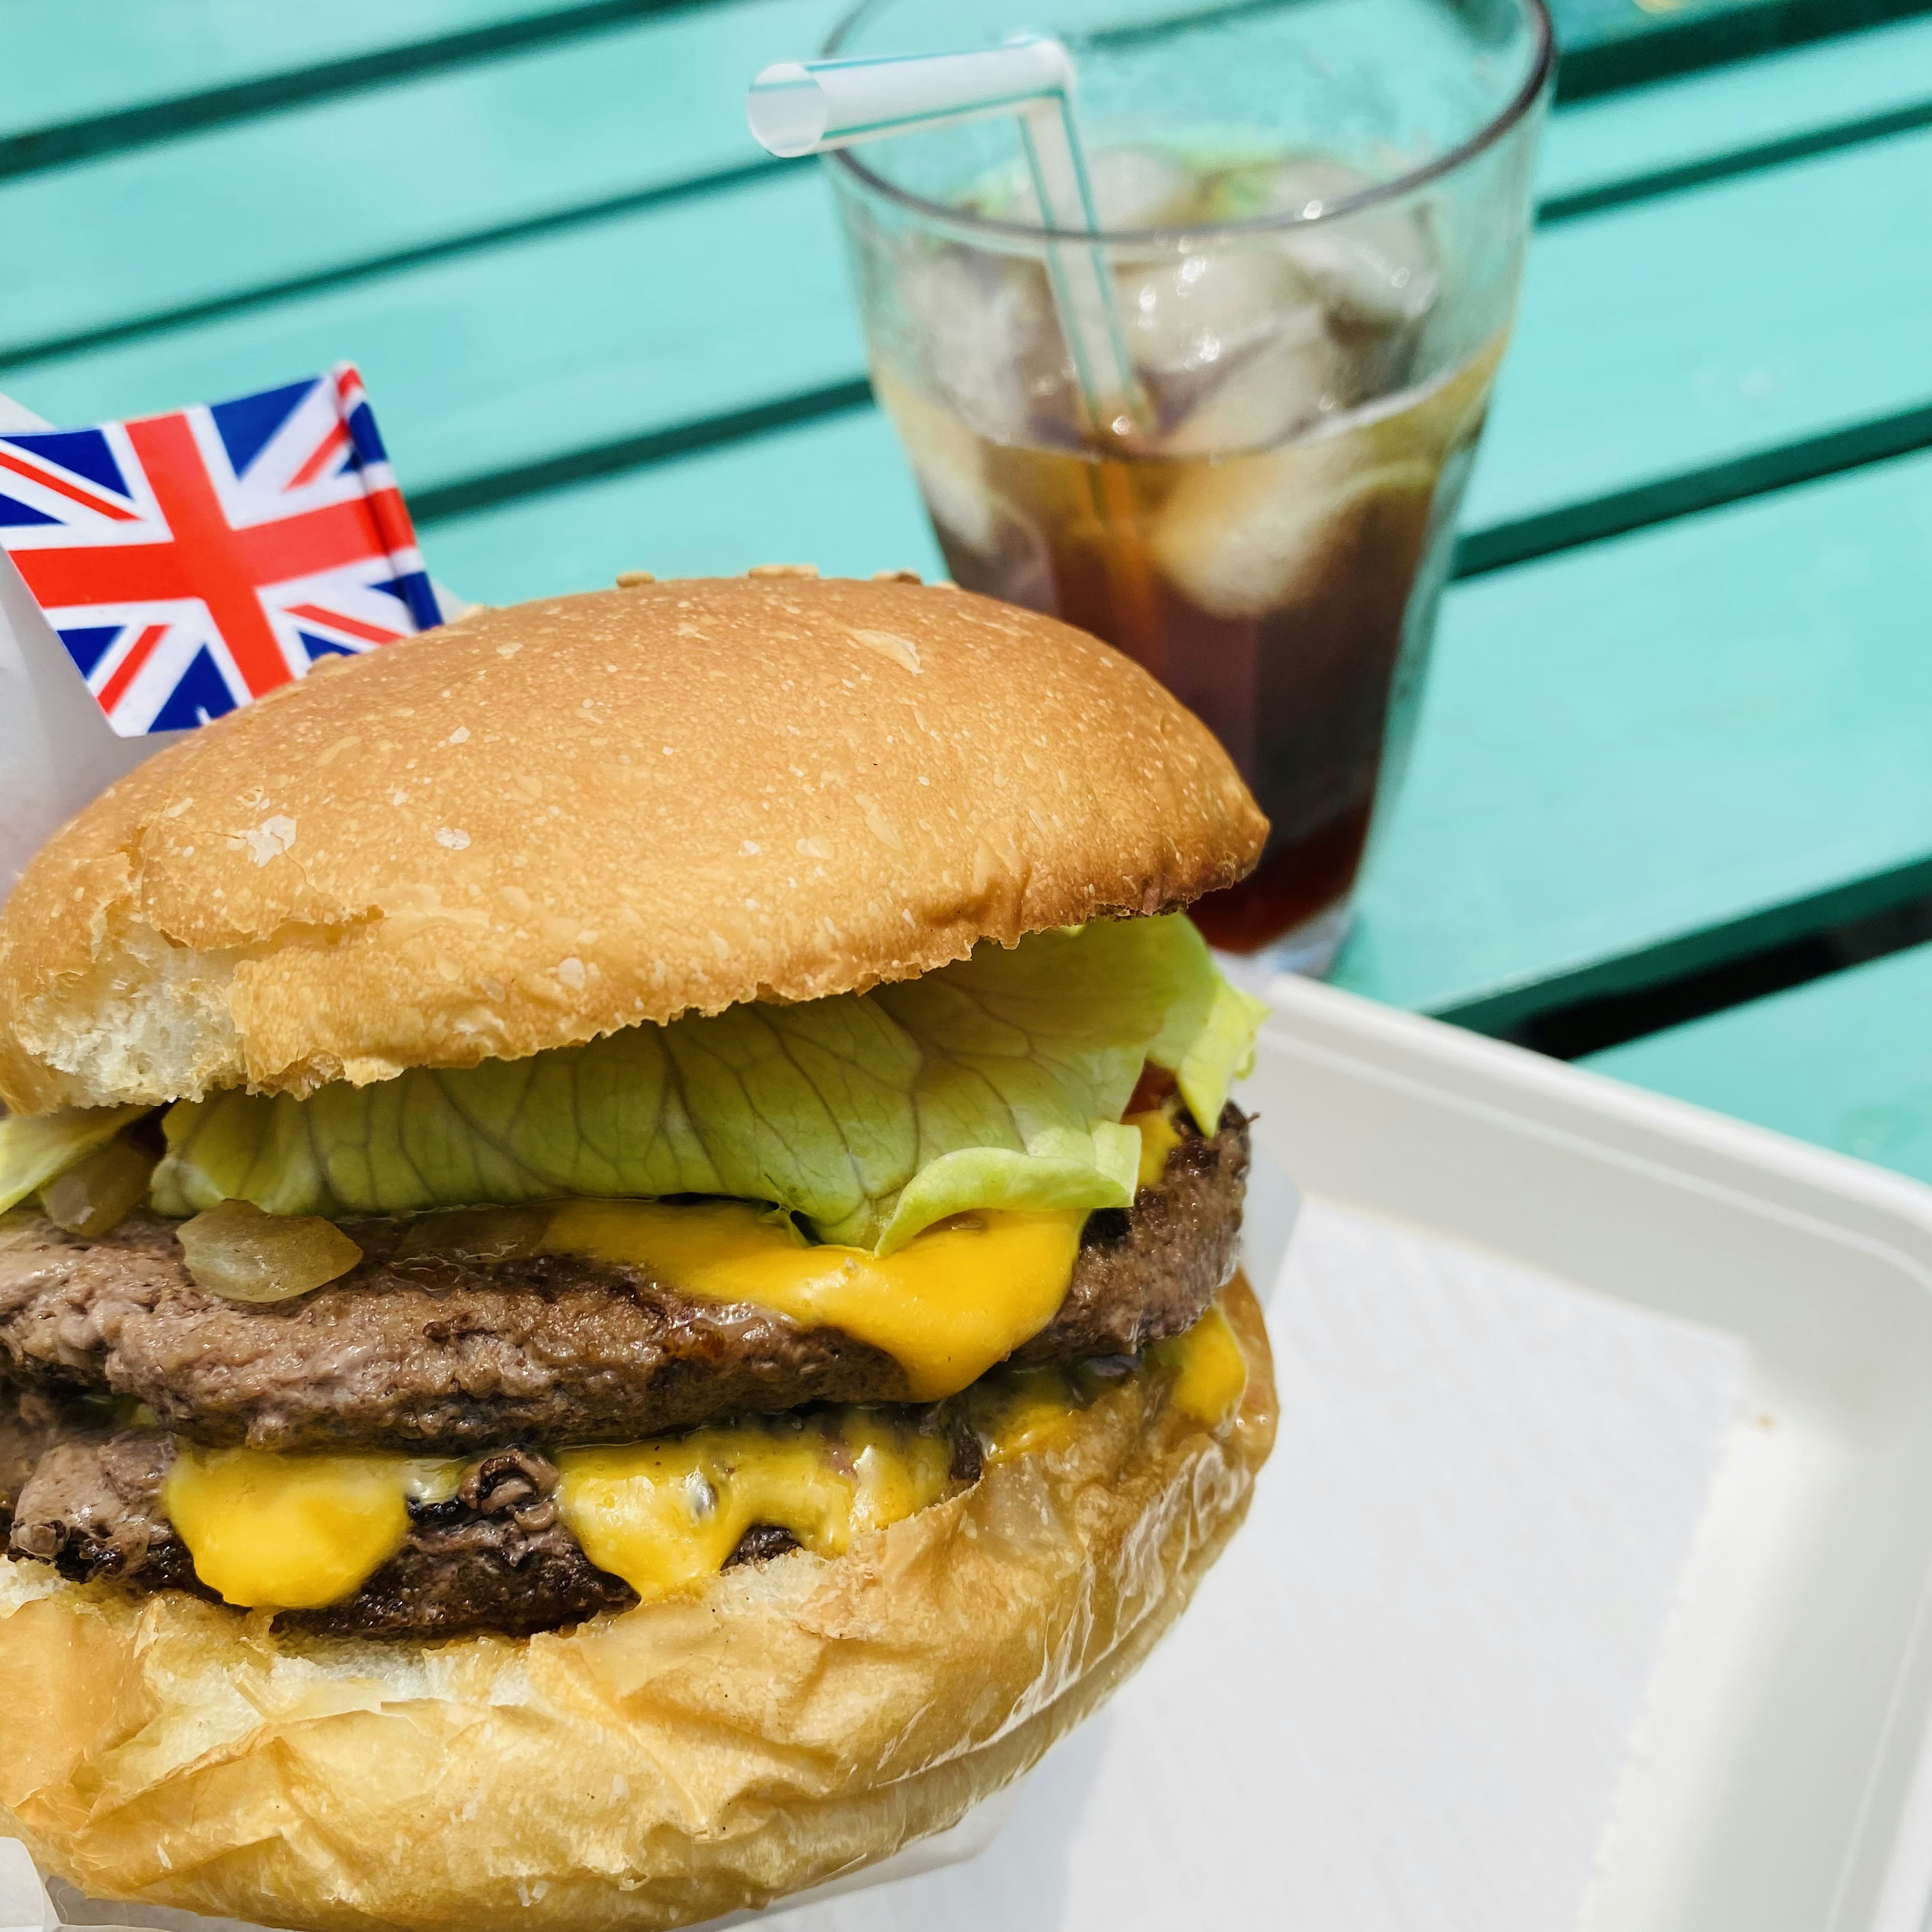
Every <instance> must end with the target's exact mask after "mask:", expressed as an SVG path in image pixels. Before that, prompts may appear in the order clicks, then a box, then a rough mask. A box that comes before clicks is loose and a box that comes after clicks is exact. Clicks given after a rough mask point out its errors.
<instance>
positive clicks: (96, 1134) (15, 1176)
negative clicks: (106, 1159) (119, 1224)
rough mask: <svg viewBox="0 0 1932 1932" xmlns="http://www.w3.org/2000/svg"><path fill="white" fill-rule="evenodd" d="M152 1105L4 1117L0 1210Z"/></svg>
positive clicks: (0, 1146)
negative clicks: (22, 1117) (22, 1118)
mask: <svg viewBox="0 0 1932 1932" xmlns="http://www.w3.org/2000/svg"><path fill="white" fill-rule="evenodd" d="M152 1112H154V1109H152V1108H151V1107H70V1108H68V1109H67V1111H66V1112H65V1113H59V1114H40V1115H35V1116H34V1117H33V1118H31V1119H27V1120H21V1119H19V1118H16V1117H15V1116H13V1115H7V1116H6V1117H5V1118H0V1214H5V1213H6V1211H7V1209H8V1208H12V1207H15V1206H17V1205H18V1204H19V1203H20V1202H23V1201H24V1200H26V1198H27V1196H28V1195H30V1194H31V1193H34V1190H36V1189H37V1188H41V1187H46V1184H47V1183H48V1182H49V1181H58V1179H59V1178H60V1177H61V1176H62V1175H63V1174H65V1173H66V1172H67V1171H68V1169H69V1168H71V1167H77V1166H79V1165H80V1163H81V1162H83V1160H86V1158H87V1157H88V1156H89V1154H92V1153H93V1152H94V1151H95V1150H96V1149H97V1148H104V1147H105V1146H106V1145H107V1143H108V1142H110V1141H111V1140H112V1139H113V1138H114V1136H115V1135H116V1134H118V1133H119V1132H120V1131H121V1129H122V1128H123V1127H126V1126H127V1124H128V1123H129V1122H130V1121H138V1120H139V1118H141V1116H142V1115H143V1114H151V1113H152Z"/></svg>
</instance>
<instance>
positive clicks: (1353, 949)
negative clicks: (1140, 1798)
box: [1340, 455, 1932, 1027]
mask: <svg viewBox="0 0 1932 1932" xmlns="http://www.w3.org/2000/svg"><path fill="white" fill-rule="evenodd" d="M1928 529H1932V456H1928V455H1920V456H1918V457H1914V458H1906V459H1903V460H1899V461H1896V462H1893V463H1883V464H1878V465H1874V466H1872V467H1870V468H1869V469H1863V470H1860V471H1857V472H1853V473H1852V474H1850V475H1846V476H1843V477H1838V478H1833V479H1832V480H1830V481H1825V482H1821V483H1815V484H1808V485H1807V486H1805V487H1802V488H1799V489H1793V490H1784V491H1781V492H1779V493H1777V494H1776V495H1774V496H1768V497H1765V498H1763V499H1759V500H1757V501H1755V502H1748V503H1743V504H1739V505H1733V506H1732V507H1730V508H1727V509H1724V510H1721V511H1712V512H1710V513H1708V514H1705V515H1703V516H1700V517H1688V518H1686V519H1685V520H1682V522H1679V523H1674V524H1671V525H1668V526H1664V527H1663V528H1661V529H1655V530H1649V531H1645V532H1640V533H1638V534H1637V535H1631V536H1628V537H1625V538H1619V539H1617V540H1616V541H1612V542H1607V543H1604V544H1595V545H1592V546H1591V547H1588V548H1586V549H1583V550H1575V551H1572V552H1571V553H1568V554H1567V555H1565V556H1560V557H1556V558H1552V559H1547V560H1546V561H1544V562H1540V563H1535V564H1530V565H1523V566H1520V567H1519V568H1516V569H1514V570H1510V571H1501V572H1499V573H1498V574H1496V575H1495V576H1493V577H1484V578H1481V579H1479V580H1476V581H1474V582H1470V583H1461V584H1458V585H1457V586H1455V587H1454V591H1453V592H1452V593H1451V595H1450V596H1449V598H1448V599H1447V600H1446V601H1445V608H1444V613H1443V622H1442V634H1441V640H1440V647H1439V652H1438V658H1437V664H1436V674H1435V678H1434V681H1433V684H1432V686H1431V688H1430V693H1429V697H1428V700H1427V705H1426V707H1425V711H1424V723H1423V728H1422V732H1421V739H1420V742H1419V745H1418V750H1417V754H1416V757H1415V765H1414V768H1413V769H1412V772H1411V775H1410V780H1409V787H1408V789H1407V791H1406V794H1405V795H1404V796H1403V799H1402V801H1401V803H1400V806H1399V807H1398V808H1397V811H1396V812H1395V813H1394V816H1393V818H1392V820H1391V823H1390V825H1389V826H1388V837H1387V839H1386V841H1385V845H1384V847H1383V849H1382V850H1381V852H1380V853H1379V854H1378V855H1377V857H1376V862H1375V863H1374V865H1373V868H1372V869H1371V871H1370V875H1369V877H1368V879H1367V883H1366V887H1365V890H1364V898H1363V913H1362V920H1361V929H1360V930H1359V931H1358V934H1357V935H1356V937H1355V939H1354V941H1352V942H1351V944H1350V946H1349V949H1348V950H1346V953H1344V955H1343V962H1342V967H1341V972H1340V978H1341V981H1342V983H1343V984H1344V985H1347V986H1352V987H1354V988H1355V989H1357V990H1358V991H1360V992H1367V993H1371V994H1373V995H1375V996H1376V998H1381V999H1385V1000H1388V1001H1391V1002H1393V1003H1394V1004H1397V1005H1402V1006H1409V1007H1421V1008H1423V1009H1424V1010H1429V1011H1431V1012H1439V1013H1451V1014H1454V1015H1455V1016H1457V1017H1459V1018H1463V1019H1469V1020H1472V1021H1480V1022H1482V1023H1484V1024H1485V1025H1489V1026H1491V1027H1500V1026H1502V1025H1505V1024H1506V1023H1508V1022H1511V1021H1513V1020H1514V1019H1519V1018H1520V1017H1521V1016H1523V1014H1525V1013H1528V1012H1531V1011H1536V1010H1545V1009H1547V1007H1550V1006H1553V1005H1555V1004H1568V1002H1569V1001H1573V1000H1577V999H1581V998H1594V997H1596V996H1598V995H1600V994H1602V993H1605V992H1613V991H1620V990H1627V989H1629V988H1630V987H1631V986H1634V985H1637V984H1641V983H1645V982H1646V980H1655V979H1656V978H1659V977H1666V976H1669V977H1676V975H1677V974H1681V973H1683V972H1686V971H1696V970H1700V969H1702V968H1705V967H1708V966H1709V965H1713V964H1715V963H1717V962H1718V961H1719V960H1721V959H1724V958H1725V957H1727V956H1733V957H1734V956H1736V954H1737V953H1739V952H1741V951H1743V950H1757V948H1758V947H1761V946H1763V945H1766V944H1776V943H1778V942H1780V941H1783V940H1785V939H1787V938H1791V937H1793V931H1792V929H1791V928H1790V926H1789V925H1788V924H1786V923H1784V922H1785V921H1786V920H1787V919H1789V918H1790V914H1791V911H1792V909H1793V908H1794V907H1804V908H1805V910H1806V912H1807V915H1808V916H1809V917H1810V918H1811V919H1813V920H1814V922H1822V921H1824V920H1826V919H1829V918H1831V917H1832V916H1849V915H1852V914H1853V913H1864V912H1866V911H1869V910H1873V908H1874V907H1875V906H1876V905H1877V904H1882V903H1884V902H1885V898H1886V895H1887V892H1888V891H1889V892H1890V894H1891V896H1892V897H1893V898H1894V899H1895V898H1897V897H1898V896H1902V895H1906V894H1907V893H1909V892H1917V891H1923V890H1924V889H1927V886H1928V884H1932V879H1928V877H1927V865H1928V860H1932V653H1928V652H1927V651H1926V649H1924V617H1923V612H1924V610H1925V608H1926V607H1927V605H1928V603H1932V543H1928V542H1927V538H1926V532H1927V530H1928ZM1660 955H1661V957H1659V956H1660Z"/></svg>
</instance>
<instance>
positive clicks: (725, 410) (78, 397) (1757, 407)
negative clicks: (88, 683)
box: [7, 131, 1932, 536]
mask: <svg viewBox="0 0 1932 1932" xmlns="http://www.w3.org/2000/svg"><path fill="white" fill-rule="evenodd" d="M1928 200H1932V131H1927V132H1926V133H1920V134H1915V135H1906V136H1896V137H1894V138H1892V139H1888V140H1884V141H1877V142H1870V143H1867V144H1865V145H1861V146H1860V147H1858V148H1852V149H1849V150H1846V151H1841V152H1838V153H1834V154H1826V155H1823V156H1820V157H1816V158H1814V159H1811V160H1805V161H1802V162H1799V163H1793V164H1792V165H1790V166H1785V167H1781V168H1778V169H1770V170H1767V171H1766V172H1763V173H1762V174H1759V175H1751V176H1749V177H1746V178H1742V179H1739V180H1734V181H1723V182H1719V183H1717V184H1712V185H1711V186H1709V187H1703V188H1700V189H1698V190H1694V191H1691V192H1687V193H1682V194H1679V195H1674V196H1669V197H1667V198H1666V199H1662V200H1659V201H1656V202H1647V203H1645V204H1643V205H1640V206H1636V207H1631V208H1619V209H1616V210H1614V211H1610V212H1608V213H1606V214H1600V215H1596V216H1593V217H1589V218H1588V219H1586V220H1580V221H1577V222H1574V223H1567V224H1565V226H1563V227H1562V228H1561V229H1558V230H1556V231H1555V232H1554V233H1549V234H1545V235H1543V236H1540V237H1539V238H1538V242H1537V244H1536V246H1535V251H1534V253H1533V256H1532V263H1531V266H1530V270H1529V278H1528V281H1527V284H1526V293H1525V298H1524V302H1523V314H1522V320H1521V324H1520V329H1519V331H1518V338H1517V344H1516V346H1515V347H1514V350H1513V352H1512V354H1511V359H1510V361H1509V362H1508V365H1506V368H1505V374H1504V377H1503V380H1502V385H1501V387H1500V389H1499V395H1498V401H1497V404H1496V412H1495V416H1494V420H1493V425H1492V428H1491V432H1490V439H1489V442H1488V443H1487V447H1486V449H1485V451H1484V457H1483V460H1482V462H1481V465H1480V466H1479V468H1478V474H1477V478H1476V482H1475V489H1474V490H1473V493H1472V501H1471V503H1470V505H1469V508H1468V510H1467V511H1466V518H1465V521H1466V526H1473V527H1474V529H1475V530H1476V531H1477V532H1478V535H1479V536H1480V535H1481V533H1482V532H1484V531H1485V530H1486V529H1494V528H1496V527H1497V526H1503V527H1505V529H1507V528H1508V526H1510V524H1511V523H1512V522H1513V521H1514V522H1517V523H1520V522H1522V521H1523V520H1525V519H1534V518H1535V517H1539V516H1542V515H1546V514H1550V513H1552V512H1555V513H1558V514H1561V515H1562V516H1565V517H1568V516H1570V515H1571V514H1573V513H1574V511H1576V510H1577V506H1588V505H1591V504H1592V503H1593V502H1595V501H1597V500H1598V499H1601V498H1605V497H1610V496H1616V495H1617V494H1618V493H1623V494H1624V495H1625V496H1628V495H1629V494H1630V493H1632V492H1634V491H1635V492H1642V491H1645V490H1652V489H1664V490H1667V489H1668V488H1670V487H1672V486H1673V484H1675V483H1676V480H1677V479H1679V478H1681V477H1682V476H1683V475H1685V473H1686V472H1693V473H1695V472H1697V471H1698V470H1699V468H1700V466H1709V465H1712V464H1718V465H1735V464H1737V463H1741V462H1742V463H1744V464H1745V465H1746V466H1748V465H1749V463H1751V461H1752V460H1754V459H1755V458H1757V456H1758V455H1760V453H1763V454H1764V455H1767V456H1775V453H1776V452H1778V451H1779V450H1780V449H1782V448H1783V447H1784V446H1787V444H1790V443H1793V442H1794V441H1796V440H1800V439H1803V438H1805V437H1814V438H1815V437H1821V436H1822V437H1830V436H1833V435H1835V434H1838V432H1841V431H1844V430H1846V428H1852V427H1856V426H1859V425H1866V424H1868V423H1870V422H1873V421H1876V422H1879V423H1881V424H1884V423H1885V422H1890V421H1892V420H1894V419H1898V418H1900V417H1906V418H1910V416H1911V413H1912V412H1913V411H1915V410H1923V409H1924V406H1925V405H1926V404H1927V400H1928V392H1932V380H1929V379H1932V369H1928V367H1927V361H1926V358H1925V355H1924V341H1923V332H1922V330H1921V329H1920V328H1919V326H1918V317H1921V316H1922V315H1924V314H1926V313H1927V312H1932V251H1928V250H1927V249H1924V248H1921V247H1915V246H1913V245H1912V236H1914V234H1915V233H1917V231H1918V224H1919V223H1920V222H1921V220H1922V214H1923V210H1924V207H1925V206H1926V205H1927V202H1928ZM775 290H776V291H780V292H781V293H776V294H775V293H774V291H775ZM1664 290H1669V296H1668V298H1667V299H1666V298H1665V296H1664V293H1663V291H1664ZM345 355H346V356H352V357H353V358H354V359H356V360H357V361H358V362H360V363H361V364H362V367H363V368H364V371H365V374H366V375H367V376H368V379H369V381H370V383H371V388H372V392H373V394H374V396H375V398H376V399H377V406H378V409H379V411H380V413H381V415H382V416H383V420H384V422H385V425H386V428H387V431H388V434H389V441H390V444H391V447H392V451H393V452H394V454H395V458H396V460H397V463H398V469H399V470H400V472H401V475H403V477H404V481H405V483H406V484H407V486H408V487H410V489H411V490H413V491H416V492H423V491H427V490H436V489H438V488H440V487H443V486H446V485H447V484H451V483H452V482H455V481H461V480H465V479H471V478H477V477H488V476H490V475H493V474H494V473H496V472H502V471H505V470H509V469H515V468H517V466H520V465H526V464H531V463H545V462H547V460H550V459H551V458H555V457H556V456H557V455H559V453H564V452H572V451H580V450H595V449H597V448H598V446H601V445H603V444H605V443H610V442H611V441H613V440H619V441H622V440H626V439H632V438H635V437H639V436H640V435H648V434H653V433H655V432H658V431H663V430H665V429H667V428H672V427H673V426H680V425H691V424H693V423H701V422H703V421H705V420H706V419H709V418H712V417H716V416H724V415H728V414H730V413H733V412H736V411H741V410H746V409H748V408H752V407H757V406H759V405H761V404H766V403H767V402H769V401H770V400H771V399H772V398H774V397H784V396H791V395H799V394H800V393H802V392H819V391H821V390H823V389H827V388H828V387H832V388H835V387H836V386H838V385H841V384H849V383H851V382H853V380H855V379H856V377H859V374H861V372H862V352H861V349H860V345H859V339H858V334H857V330H856V324H855V322H854V319H853V311H852V305H851V297H850V292H849V289H848V287H847V281H846V272H845V268H844V262H843V259H842V256H841V251H840V250H839V248H838V242H837V239H836V236H835V232H834V223H833V221H832V217H831V214H830V211H829V202H828V196H827V194H826V190H825V188H824V187H823V184H822V183H821V182H820V180H819V179H818V178H817V176H816V175H815V174H814V172H812V171H811V170H802V171H797V172H787V173H785V174H783V175H780V176H778V178H775V179H774V180H772V181H764V182H760V183H758V184H754V185H752V186H750V187H740V188H737V189H735V190H731V191H729V192H725V193H718V194H715V195H713V196H709V197H705V198H700V199H690V200H685V201H681V202H673V203H670V204H667V205H661V206H658V207H656V208H652V209H649V210H648V211H645V212H643V213H639V214H631V215H630V216H628V217H624V218H622V219H621V220H612V221H609V222H605V223H599V224H597V225H596V226H595V227H593V228H578V229H565V230H563V231H561V232H559V233H555V234H551V235H546V236H540V237H538V238H535V239H530V240H527V241H525V242H521V243H520V244H518V245H516V246H514V247H512V248H502V249H499V250H496V251H490V252H488V253H486V254H480V255H475V256H466V257H459V258H457V259H455V260H450V261H446V262H441V263H434V264H431V265H428V266H424V267H422V268H419V269H416V270H413V271H412V272H410V273H409V274H407V275H396V276H389V277H384V278H380V279H378V280H375V281H369V282H367V283H360V284H353V285H351V286H350V287H343V288H339V289H335V290H330V291H328V292H327V293H322V294H318V295H316V296H311V297H308V298H306V299H303V300H301V301H296V302H284V303H278V304H275V305H270V306H269V307H266V308H262V309H260V310H257V311H248V312H247V313H245V314H239V315H236V316H233V317H228V318H226V319H224V320H220V321H219V322H216V323H209V324H207V325H205V326H202V327H201V328H199V329H194V330H193V331H184V332H179V333H176V334H171V335H163V336H158V337H155V338H151V339H148V340H144V341H139V342H133V343H128V344H121V345H118V346H116V347H110V348H107V349H104V350H97V351H95V352H92V353H89V354H87V355H83V356H72V357H68V358H65V359H61V360H58V361H55V362H46V363H42V364H40V365H35V366H34V367H33V368H29V369H26V370H23V371H20V372H18V373H17V374H12V375H10V376H9V377H7V381H8V383H9V386H10V387H11V388H12V389H13V390H14V391H15V392H17V393H18V394H19V395H20V396H21V397H22V398H23V400H24V401H26V402H28V403H29V404H31V405H32V406H33V407H37V408H38V409H40V410H41V411H42V412H43V413H45V414H47V415H49V416H52V417H55V418H56V419H61V420H71V421H79V420H86V419H90V418H92V417H94V416H99V415H110V414H118V413H129V412H132V411H136V410H144V409H151V408H161V407H169V406H171V405H173V404H178V403H179V402H181V401H184V400H185V399H187V398H192V397H196V396H200V395H219V394H221V393H223V392H233V391H234V390H236V389H241V388H242V387H245V386H247V385H248V384H249V383H254V382H257V381H260V382H262V383H269V382H274V381H278V380H285V379H287V378H288V377H291V376H293V375H296V374H301V373H302V372H303V371H305V370H308V369H311V368H317V367H319V366H321V365H323V364H325V363H326V362H330V361H332V360H333V359H336V358H337V357H339V356H345ZM1906 427H1907V429H1908V430H1910V429H1911V423H1910V422H1907V425H1906ZM1746 473H1747V475H1748V469H1747V472H1746Z"/></svg>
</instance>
